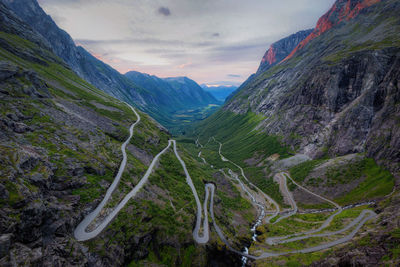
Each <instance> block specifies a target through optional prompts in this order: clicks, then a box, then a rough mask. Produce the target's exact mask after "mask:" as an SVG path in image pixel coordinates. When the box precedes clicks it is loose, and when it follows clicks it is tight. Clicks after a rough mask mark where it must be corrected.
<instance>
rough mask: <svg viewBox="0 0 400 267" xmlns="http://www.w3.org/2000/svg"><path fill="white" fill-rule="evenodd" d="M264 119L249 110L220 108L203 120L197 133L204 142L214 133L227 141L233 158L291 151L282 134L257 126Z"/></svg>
mask: <svg viewBox="0 0 400 267" xmlns="http://www.w3.org/2000/svg"><path fill="white" fill-rule="evenodd" d="M263 119H264V117H263V116H261V115H256V114H254V113H252V112H248V113H246V114H244V115H239V114H234V113H232V112H228V111H219V112H217V113H215V114H214V115H212V116H211V117H209V118H208V119H207V120H205V121H204V122H203V123H201V124H199V125H198V127H197V133H198V134H199V136H200V141H201V142H202V143H203V144H204V143H206V142H207V140H208V139H209V138H211V137H215V139H216V140H217V141H219V142H222V143H223V147H222V153H223V155H224V156H226V157H227V158H229V159H231V160H232V161H233V162H235V163H237V164H239V165H243V163H244V162H243V161H244V160H246V159H249V158H252V157H254V156H256V155H263V156H264V157H268V156H270V155H272V154H279V155H280V157H281V158H285V157H288V156H289V155H290V153H291V152H290V150H289V148H287V147H285V146H284V145H283V144H282V143H281V142H280V138H279V137H278V136H270V135H266V134H264V133H262V132H260V131H258V130H255V127H256V126H257V125H258V124H259V123H260V122H261V121H262V120H263Z"/></svg>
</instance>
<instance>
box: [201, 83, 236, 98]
mask: <svg viewBox="0 0 400 267" xmlns="http://www.w3.org/2000/svg"><path fill="white" fill-rule="evenodd" d="M201 87H202V88H203V89H204V90H205V91H207V92H209V93H210V94H212V95H213V96H214V97H215V98H216V99H217V100H219V101H222V102H225V99H226V98H227V97H228V96H229V95H230V94H232V93H233V92H234V91H235V90H236V89H237V88H238V87H237V86H234V85H231V86H227V85H219V86H208V85H207V84H202V85H201Z"/></svg>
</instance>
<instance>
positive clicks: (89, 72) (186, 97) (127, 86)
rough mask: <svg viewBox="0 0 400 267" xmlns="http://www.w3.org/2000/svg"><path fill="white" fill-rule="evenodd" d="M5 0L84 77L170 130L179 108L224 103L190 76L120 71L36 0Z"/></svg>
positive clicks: (176, 122) (56, 52)
mask: <svg viewBox="0 0 400 267" xmlns="http://www.w3.org/2000/svg"><path fill="white" fill-rule="evenodd" d="M1 1H2V2H3V3H4V4H5V5H6V6H8V7H9V8H10V9H11V10H12V11H13V12H14V13H16V14H17V15H18V16H19V17H20V18H21V19H22V20H23V21H25V22H26V23H27V24H28V25H30V26H31V27H32V28H33V29H34V30H36V31H37V32H38V33H40V34H41V35H42V36H43V37H44V39H45V43H46V44H47V45H48V46H49V47H51V49H52V50H53V51H54V53H55V54H56V55H57V56H59V57H60V58H61V59H62V60H64V61H65V63H67V65H68V66H69V67H70V68H71V69H72V70H73V71H74V72H75V73H76V74H78V75H79V76H80V77H81V78H83V79H85V80H86V81H88V82H89V83H91V84H93V85H94V86H96V87H97V88H99V89H101V90H103V91H104V92H106V93H108V94H109V95H111V96H114V97H116V98H118V99H121V100H124V101H126V102H128V103H130V104H133V105H135V106H137V107H138V108H140V109H141V110H143V111H145V112H147V113H149V114H150V115H151V116H152V117H153V118H155V119H156V120H157V121H159V122H160V123H162V124H163V125H164V126H166V127H167V128H169V129H170V130H174V129H175V128H174V127H175V126H176V125H180V124H181V121H180V120H179V119H178V120H177V118H176V117H175V115H174V114H175V112H183V111H184V110H188V109H195V108H200V109H199V112H201V110H202V109H201V108H207V107H208V106H209V105H210V104H211V105H218V104H220V102H219V101H218V100H216V99H215V98H214V97H213V96H212V95H210V94H208V93H206V92H205V91H203V90H202V88H201V87H200V86H199V85H197V84H196V83H195V82H194V81H192V80H190V79H188V78H177V80H176V81H173V80H170V82H169V85H167V83H162V82H160V80H158V81H155V80H157V77H154V76H153V77H152V78H146V77H147V75H146V74H142V75H141V74H140V73H136V74H132V73H131V74H128V75H126V76H125V75H123V74H121V73H119V72H118V71H117V70H115V69H113V68H112V67H111V66H109V65H107V64H105V63H104V62H102V61H101V60H99V59H97V58H95V57H94V56H92V55H91V54H90V53H89V52H88V51H87V50H85V49H84V48H83V47H81V46H76V45H75V43H74V41H73V40H72V38H71V37H70V35H69V34H68V33H66V32H65V31H63V30H62V29H60V28H59V27H58V26H57V25H56V23H55V22H54V21H53V20H52V18H51V17H50V16H49V15H47V14H46V13H45V12H44V11H43V9H42V8H41V7H40V6H39V4H38V3H37V1H36V0H1ZM151 80H153V81H151ZM177 81H178V82H177ZM158 86H160V87H158ZM166 87H168V88H166ZM191 90H193V91H191ZM185 121H186V122H191V119H190V118H186V119H185Z"/></svg>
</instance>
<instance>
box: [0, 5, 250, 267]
mask: <svg viewBox="0 0 400 267" xmlns="http://www.w3.org/2000/svg"><path fill="white" fill-rule="evenodd" d="M0 77H1V81H0V83H1V89H0V105H1V113H0V150H1V155H2V156H1V157H0V163H1V164H0V165H1V167H0V174H1V175H0V192H1V194H0V207H1V208H0V233H1V234H0V248H1V249H0V265H1V266H61V265H67V266H69V265H77V266H85V265H91V266H126V265H128V264H131V263H132V264H136V263H140V264H143V265H147V264H163V263H166V262H168V263H169V264H173V265H180V264H184V265H192V262H193V264H198V265H207V264H208V263H209V262H219V261H222V262H231V264H235V262H238V261H240V259H239V258H238V257H237V256H235V255H233V254H231V253H229V252H228V251H225V250H223V249H221V248H219V247H218V240H217V237H216V235H215V234H211V235H210V241H209V242H208V244H207V246H197V245H196V243H195V241H194V240H193V232H192V231H193V229H192V225H193V223H194V222H195V220H196V215H195V209H196V204H195V199H194V197H193V194H192V191H191V189H190V186H189V185H188V184H187V182H186V180H185V174H184V172H183V169H182V166H181V164H180V162H179V161H178V159H177V157H176V156H175V154H174V151H173V150H172V147H171V146H169V149H167V150H164V149H165V148H167V145H168V144H169V143H170V142H169V141H168V140H169V139H170V138H171V136H170V134H169V133H168V132H167V131H166V130H165V128H164V127H162V126H160V125H159V124H158V123H157V122H155V121H154V120H153V119H152V118H150V117H149V116H148V115H146V114H145V113H142V112H139V111H138V113H137V114H136V113H135V112H134V110H133V108H131V107H130V106H129V105H127V104H125V103H123V102H121V101H120V100H117V99H115V98H113V97H111V96H109V95H107V94H106V93H104V92H103V91H101V90H99V89H97V88H95V87H94V86H93V85H91V84H89V83H87V82H86V81H84V80H82V79H81V78H80V77H78V76H77V75H76V74H75V73H74V72H73V71H71V70H70V69H69V68H68V67H67V66H66V64H65V63H64V62H63V61H62V60H61V59H60V58H59V57H57V56H56V55H54V54H53V53H52V51H51V49H50V47H49V46H48V45H46V43H44V42H43V38H42V37H41V36H40V35H38V34H37V32H35V31H34V30H32V29H31V28H30V27H29V26H28V25H27V24H25V23H23V22H22V21H20V20H19V19H18V18H17V17H15V16H14V15H13V14H12V13H11V12H10V11H9V10H8V9H7V8H6V7H5V6H4V5H2V4H0ZM139 118H140V121H139ZM134 122H135V124H133V123H134ZM136 122H137V123H136ZM129 129H131V131H132V132H131V133H132V138H131V139H127V138H128V136H130V132H129ZM126 140H128V141H126ZM123 142H127V143H126V149H124V148H123V147H122V148H121V145H122V144H123ZM121 149H122V152H124V151H126V156H127V157H126V166H125V167H124V168H123V169H119V166H120V164H121V162H124V160H123V153H122V152H121ZM161 151H164V154H162V155H161V156H160V158H159V159H158V160H157V158H156V155H157V154H158V153H160V152H161ZM177 153H179V154H178V155H180V157H181V158H182V160H183V161H184V162H185V163H186V165H187V168H188V169H189V170H190V174H191V177H192V178H191V179H192V180H193V184H194V188H195V190H197V192H198V194H199V196H200V199H201V200H203V198H204V190H205V189H204V184H203V179H207V181H213V182H215V183H217V181H218V180H221V179H222V177H221V175H220V174H218V172H217V171H214V170H210V169H209V168H204V167H203V166H201V165H200V163H199V162H198V161H196V160H194V158H193V157H192V156H190V154H189V153H188V152H186V151H185V150H184V149H183V148H182V147H181V146H180V145H178V149H177ZM152 162H153V163H152ZM151 163H152V166H153V167H154V170H153V171H152V172H150V173H149V177H148V179H149V180H148V181H147V182H146V183H144V184H143V187H144V188H142V189H141V190H140V191H139V193H138V194H137V195H136V196H135V197H134V198H133V199H130V200H129V203H128V205H127V206H126V207H124V208H123V209H122V210H121V211H120V212H119V213H118V214H117V216H116V217H115V218H114V219H113V220H112V221H111V222H110V224H109V225H107V227H106V228H105V230H104V231H102V232H101V233H99V234H98V235H97V236H95V237H94V238H92V239H90V240H87V241H84V242H80V241H78V240H77V238H76V237H75V236H74V230H75V229H76V227H77V225H79V223H80V222H81V221H82V220H83V219H84V217H85V216H86V215H87V214H89V212H92V211H93V210H94V209H95V208H96V207H97V206H98V205H99V203H100V200H102V199H103V197H104V196H105V195H106V192H108V189H109V188H110V185H111V184H112V183H113V181H115V180H114V178H115V177H116V174H117V172H119V170H122V171H123V172H122V177H121V180H120V182H119V183H118V184H117V186H116V188H115V190H113V191H112V192H111V195H110V199H109V201H108V202H107V203H106V206H104V208H103V210H102V212H101V214H100V215H99V216H97V217H96V218H95V222H93V223H91V224H90V225H89V228H90V229H93V228H95V227H96V226H95V225H96V224H98V223H99V222H100V221H102V220H103V219H104V217H105V216H106V215H107V214H109V213H110V211H111V210H113V208H114V206H115V205H116V204H117V203H120V201H121V199H123V197H125V196H126V195H127V193H128V192H130V191H131V190H132V189H133V188H136V186H138V184H139V181H142V179H143V178H142V177H143V175H144V173H145V172H146V170H147V169H148V168H149V166H151ZM121 168H122V167H121ZM165 177H168V179H165ZM238 194H239V192H238V191H237V189H236V188H235V187H234V186H233V184H232V183H231V182H226V181H225V182H224V184H223V185H221V186H220V187H219V192H218V193H217V194H216V206H215V213H216V215H215V216H216V218H218V219H219V220H222V221H225V220H233V221H237V222H238V223H235V224H234V225H229V224H226V225H223V226H222V227H223V229H224V231H226V232H228V233H230V235H229V236H230V239H231V240H232V241H233V243H234V246H235V247H238V248H239V247H241V245H242V244H241V242H242V240H243V239H247V238H248V236H249V228H250V225H251V222H252V219H253V217H254V213H255V210H254V209H253V208H252V207H251V206H250V205H249V203H248V202H247V201H246V200H240V198H238V197H237V196H238ZM238 203H240V204H241V206H239V205H238ZM224 207H232V208H234V209H235V210H236V211H237V212H236V214H235V217H234V218H233V215H232V213H231V212H230V211H229V210H227V209H226V208H224ZM172 216H173V217H174V218H176V220H175V221H171V217H172Z"/></svg>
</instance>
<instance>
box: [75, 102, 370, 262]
mask: <svg viewBox="0 0 400 267" xmlns="http://www.w3.org/2000/svg"><path fill="white" fill-rule="evenodd" d="M127 105H128V104H127ZM128 106H129V107H130V108H131V109H132V111H133V112H134V113H135V115H136V117H137V120H136V121H135V122H134V123H133V124H132V125H131V127H130V128H129V137H128V139H127V140H126V141H125V142H124V143H123V144H122V145H121V151H122V156H123V158H122V162H121V165H120V167H119V170H118V173H117V175H116V177H115V178H114V181H113V182H112V184H111V185H110V187H109V188H108V190H107V192H106V195H105V196H104V198H103V200H102V201H101V202H100V204H99V205H98V206H97V207H96V209H95V210H94V211H92V212H91V213H89V214H88V215H86V217H85V218H84V219H83V220H82V222H81V223H80V224H79V225H78V226H77V227H76V229H75V231H74V236H75V238H76V239H77V240H78V241H86V240H89V239H92V238H94V237H96V236H98V235H99V234H100V233H101V232H102V231H103V230H104V229H105V228H106V227H107V225H108V224H109V223H110V222H111V221H112V220H113V219H114V218H115V217H116V216H117V215H118V213H119V212H120V211H121V209H122V208H124V207H125V205H126V204H127V203H128V201H129V200H130V199H132V198H134V197H135V196H136V194H137V193H138V192H139V190H140V189H142V188H143V186H144V185H145V183H146V182H147V181H148V179H149V176H150V174H151V173H152V171H153V169H154V167H155V165H156V163H157V162H158V161H159V158H160V157H161V156H162V155H163V154H164V153H166V151H167V150H168V149H169V148H170V147H171V145H172V146H173V150H174V153H175V156H176V158H177V159H178V161H179V162H180V164H181V166H182V168H183V170H184V172H185V176H186V183H187V184H188V185H189V187H190V188H191V190H192V193H193V196H194V198H195V201H196V206H197V213H196V225H195V228H194V231H193V238H194V240H195V241H196V242H197V243H199V244H205V243H207V242H208V241H209V238H210V233H209V222H208V211H209V212H210V216H211V219H212V223H213V226H214V229H215V231H216V233H217V234H218V236H219V237H220V239H221V240H222V241H223V242H224V243H225V244H226V246H227V247H228V248H229V249H230V250H231V251H233V252H235V253H237V254H239V255H241V256H243V257H246V258H251V259H255V260H257V259H265V258H268V257H273V256H281V255H287V254H295V253H309V252H314V251H319V250H323V249H326V248H330V247H332V246H336V245H338V244H341V243H344V242H347V241H349V240H351V239H352V238H353V237H354V236H355V234H356V233H357V232H358V230H359V229H360V228H361V227H362V226H363V225H364V223H365V222H366V221H368V220H370V219H372V218H373V217H375V216H376V214H375V213H374V212H373V211H371V210H363V211H362V212H361V214H360V215H359V216H358V217H357V218H356V219H354V220H353V221H352V222H350V223H349V224H348V225H346V226H345V227H344V228H342V229H340V230H337V231H334V232H325V233H318V232H320V231H321V230H323V229H324V228H326V227H327V226H328V225H329V224H330V223H331V222H332V220H333V218H334V217H335V216H336V215H338V214H339V213H340V212H342V207H340V206H339V205H338V204H337V203H335V202H333V201H331V200H329V199H326V198H324V197H322V196H319V195H317V194H315V193H313V192H311V191H309V190H308V189H306V188H304V187H302V186H301V185H299V184H297V183H296V182H295V181H294V180H293V179H292V178H291V177H290V175H289V174H288V173H284V172H283V173H280V175H282V176H281V179H283V180H281V181H282V182H284V183H285V185H283V184H282V188H283V190H284V191H287V196H288V198H289V201H290V202H291V206H292V209H293V210H292V211H291V212H290V213H289V214H287V215H285V216H286V217H285V216H282V217H281V218H279V219H278V220H282V219H284V218H287V217H289V216H292V215H294V214H295V213H296V212H297V204H296V202H295V200H294V198H293V196H292V195H291V193H290V192H289V191H288V189H287V183H286V182H287V181H286V179H290V180H291V181H292V182H293V183H294V184H295V185H296V186H298V187H299V188H301V189H303V190H305V191H306V192H308V193H310V194H312V195H314V196H316V197H319V198H321V199H323V200H325V201H327V202H329V203H331V204H333V205H334V206H335V207H336V208H337V209H338V211H337V212H336V213H334V214H332V215H331V216H330V217H329V218H328V219H327V220H326V221H325V222H324V223H323V224H322V225H321V226H320V227H319V228H317V229H314V230H310V231H307V232H303V233H299V234H294V235H287V236H280V237H270V238H268V239H267V243H269V244H281V243H289V242H294V241H298V240H303V239H307V238H311V237H327V236H333V235H337V234H341V233H344V232H346V231H349V230H350V229H351V228H354V229H353V230H352V231H351V232H350V233H348V234H347V235H345V236H344V237H342V238H340V239H337V240H334V241H331V242H328V243H325V244H321V245H318V246H314V247H310V248H305V249H300V250H292V251H285V252H262V254H261V255H258V256H257V255H249V254H248V253H243V252H241V251H238V250H235V249H234V248H232V247H231V246H230V244H229V242H228V241H227V239H226V238H225V236H224V234H223V232H222V230H221V229H220V228H219V226H218V225H217V223H216V220H215V216H214V192H215V185H214V184H212V183H207V184H205V198H204V203H203V206H202V205H201V203H200V199H199V197H198V194H197V191H196V188H195V186H194V184H193V181H192V179H191V177H190V174H189V172H188V170H187V167H186V164H185V162H184V161H183V160H182V159H181V157H180V156H179V153H178V151H177V146H176V141H175V140H169V141H168V145H167V146H166V147H165V148H164V149H163V150H162V151H161V152H160V153H158V154H157V155H156V156H155V157H154V159H153V160H152V162H151V164H150V166H149V168H148V169H147V171H146V173H145V174H144V176H143V177H142V178H141V180H140V181H139V182H138V184H137V185H136V186H135V187H134V188H133V189H132V190H131V191H130V192H129V193H128V194H127V195H126V196H125V197H124V198H123V199H122V201H121V202H120V203H119V204H118V205H117V206H116V207H115V208H114V209H113V211H112V212H111V213H110V214H108V215H107V216H106V217H105V218H104V219H103V221H102V222H101V223H100V224H98V225H97V226H96V228H95V229H93V230H92V231H87V228H88V226H89V225H90V224H91V223H92V222H93V221H94V220H95V219H96V218H97V217H98V215H99V214H100V212H101V210H102V209H103V208H104V206H105V205H106V204H107V202H108V201H109V199H110V197H111V195H112V193H113V192H114V190H115V189H116V188H117V186H118V184H119V182H120V179H121V176H122V174H123V172H124V170H125V167H126V163H127V154H126V146H127V145H128V144H129V142H130V140H131V138H132V136H133V129H134V127H135V126H136V125H137V124H138V123H139V122H140V119H141V118H140V115H139V114H138V113H137V112H136V110H135V109H134V108H133V107H132V106H130V105H128ZM213 139H214V141H215V142H217V143H219V145H220V146H219V155H220V157H221V160H223V161H227V162H230V163H232V164H233V165H234V166H236V167H237V168H238V169H239V170H240V172H241V175H242V176H243V178H244V179H245V180H246V182H247V183H248V184H250V185H251V186H253V187H254V188H256V189H257V190H258V191H259V192H261V193H262V195H263V196H264V197H265V199H267V200H268V202H269V203H271V204H272V205H273V206H275V212H274V213H273V214H272V216H270V217H268V218H266V222H267V223H269V222H270V220H271V219H272V218H274V217H276V216H278V214H279V212H280V208H279V205H278V203H276V202H275V201H274V200H273V199H272V198H271V197H270V196H268V195H267V194H265V193H264V192H263V191H261V190H260V189H258V188H257V187H256V186H255V185H254V184H252V183H251V182H250V181H249V180H248V179H247V177H246V175H245V173H244V170H243V168H241V167H240V166H239V165H237V164H236V163H234V162H232V161H230V160H229V159H227V158H225V157H224V156H223V155H222V153H221V149H222V143H220V142H218V141H216V140H215V138H213ZM209 141H210V140H209ZM196 145H198V146H200V147H203V146H202V145H201V144H200V143H199V142H198V140H196ZM200 156H201V153H199V157H200ZM229 171H230V175H231V177H233V178H236V179H237V180H238V181H239V183H240V184H241V186H242V188H243V190H244V191H245V192H246V193H247V194H248V195H249V197H250V198H251V200H252V202H253V203H254V204H255V205H256V206H257V207H259V208H260V209H261V211H262V212H261V214H260V216H259V218H258V220H257V222H256V224H255V226H254V227H253V228H254V231H255V227H256V226H257V225H259V224H261V223H262V218H263V217H264V216H265V208H264V206H263V205H262V204H261V203H259V202H257V201H256V198H255V197H254V195H253V194H251V192H250V191H249V190H248V189H247V187H246V186H245V185H244V184H243V183H242V182H241V181H240V179H239V178H238V177H237V175H236V177H235V176H234V175H235V174H234V172H233V171H232V170H229ZM208 201H210V205H209V208H208V209H207V203H208ZM202 220H203V224H202ZM278 220H277V221H278ZM201 228H202V229H201ZM201 230H202V233H201V234H200V232H201ZM252 230H253V229H252Z"/></svg>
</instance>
